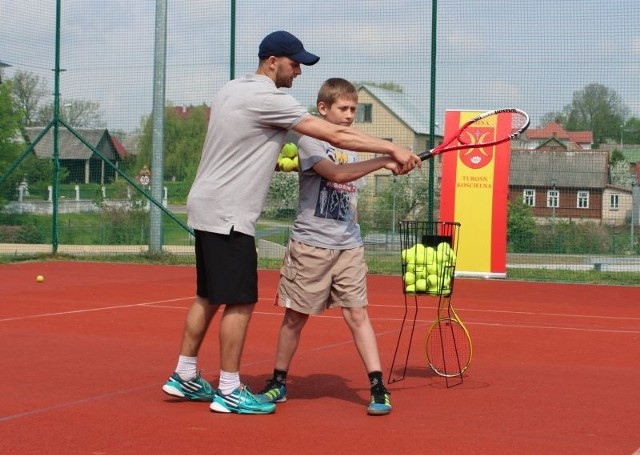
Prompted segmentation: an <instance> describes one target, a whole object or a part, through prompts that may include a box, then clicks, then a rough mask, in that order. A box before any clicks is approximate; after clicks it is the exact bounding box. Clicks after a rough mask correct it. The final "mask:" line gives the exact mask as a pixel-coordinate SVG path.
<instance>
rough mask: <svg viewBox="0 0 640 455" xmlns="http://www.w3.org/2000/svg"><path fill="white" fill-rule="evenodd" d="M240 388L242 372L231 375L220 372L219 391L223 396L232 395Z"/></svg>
mask: <svg viewBox="0 0 640 455" xmlns="http://www.w3.org/2000/svg"><path fill="white" fill-rule="evenodd" d="M238 387H240V372H239V371H236V372H235V373H229V372H227V371H222V370H220V382H219V383H218V390H220V393H221V394H223V395H230V394H231V393H232V392H233V391H234V390H236V389H237V388H238Z"/></svg>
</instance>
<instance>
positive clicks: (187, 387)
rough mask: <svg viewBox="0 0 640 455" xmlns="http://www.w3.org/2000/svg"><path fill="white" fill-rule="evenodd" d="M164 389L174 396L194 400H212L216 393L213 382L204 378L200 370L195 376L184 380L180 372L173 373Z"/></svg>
mask: <svg viewBox="0 0 640 455" xmlns="http://www.w3.org/2000/svg"><path fill="white" fill-rule="evenodd" d="M162 390H163V391H164V393H166V394H169V395H171V396H173V397H179V398H185V399H187V400H192V401H211V400H213V396H214V395H215V392H214V391H213V388H212V387H211V384H209V383H208V382H207V381H205V380H204V379H202V376H200V372H199V371H198V374H196V377H195V378H193V379H189V380H188V381H185V380H183V379H182V378H181V377H180V376H179V375H178V373H173V374H172V375H171V377H170V378H169V379H168V380H167V383H166V384H165V385H163V386H162Z"/></svg>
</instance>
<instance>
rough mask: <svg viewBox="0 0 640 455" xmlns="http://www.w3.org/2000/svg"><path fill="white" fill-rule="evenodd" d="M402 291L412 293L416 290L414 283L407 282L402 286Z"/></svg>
mask: <svg viewBox="0 0 640 455" xmlns="http://www.w3.org/2000/svg"><path fill="white" fill-rule="evenodd" d="M404 292H406V293H407V294H414V293H415V292H416V285H415V284H408V285H407V286H406V287H405V288H404Z"/></svg>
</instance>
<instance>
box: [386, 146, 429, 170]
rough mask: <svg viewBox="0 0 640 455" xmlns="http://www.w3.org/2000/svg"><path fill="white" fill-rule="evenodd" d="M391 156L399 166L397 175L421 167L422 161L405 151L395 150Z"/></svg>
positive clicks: (401, 149) (410, 152)
mask: <svg viewBox="0 0 640 455" xmlns="http://www.w3.org/2000/svg"><path fill="white" fill-rule="evenodd" d="M391 156H392V157H393V159H394V160H395V161H396V162H397V163H398V164H399V165H400V168H401V169H400V170H399V172H398V174H407V173H408V172H410V171H412V170H413V169H415V168H416V167H421V166H422V160H420V158H419V157H418V155H416V154H415V153H413V152H412V151H410V150H407V149H403V148H397V149H396V151H395V152H394V153H393V154H392V155H391Z"/></svg>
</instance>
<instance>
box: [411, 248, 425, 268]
mask: <svg viewBox="0 0 640 455" xmlns="http://www.w3.org/2000/svg"><path fill="white" fill-rule="evenodd" d="M412 249H413V250H414V254H415V256H416V264H421V265H423V264H426V263H427V249H426V248H425V247H424V245H423V244H422V243H416V244H415V246H413V248H412Z"/></svg>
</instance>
